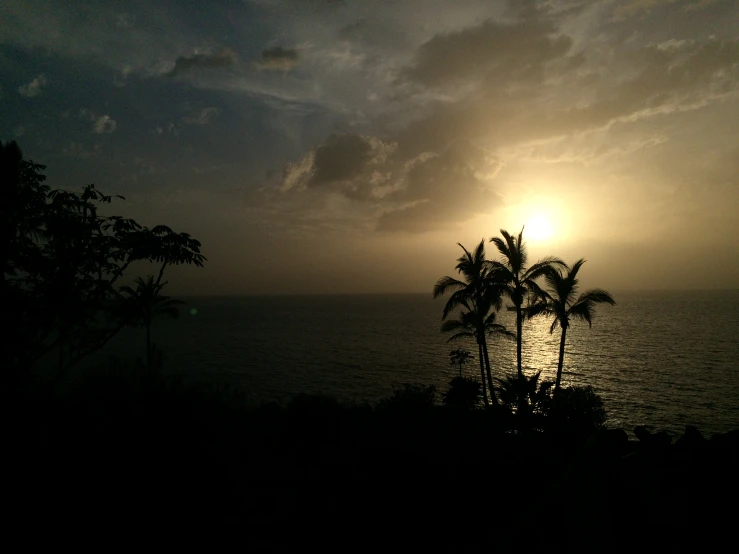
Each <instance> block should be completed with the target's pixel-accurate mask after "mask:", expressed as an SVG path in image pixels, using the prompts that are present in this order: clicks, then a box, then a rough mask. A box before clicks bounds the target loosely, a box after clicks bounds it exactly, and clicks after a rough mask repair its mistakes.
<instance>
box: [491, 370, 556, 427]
mask: <svg viewBox="0 0 739 554" xmlns="http://www.w3.org/2000/svg"><path fill="white" fill-rule="evenodd" d="M540 376H541V371H539V372H537V373H536V374H535V375H532V376H531V377H527V376H525V375H521V376H519V375H518V374H516V375H509V376H507V377H506V378H505V379H498V382H499V383H500V400H501V403H502V405H503V406H504V407H506V408H508V409H509V410H511V411H512V412H513V411H515V412H516V413H517V414H519V415H521V416H526V415H533V414H534V413H541V412H542V410H543V408H544V406H545V405H546V403H547V401H548V400H549V389H550V388H551V387H552V385H553V384H554V383H552V382H551V381H543V382H541V383H539V377H540Z"/></svg>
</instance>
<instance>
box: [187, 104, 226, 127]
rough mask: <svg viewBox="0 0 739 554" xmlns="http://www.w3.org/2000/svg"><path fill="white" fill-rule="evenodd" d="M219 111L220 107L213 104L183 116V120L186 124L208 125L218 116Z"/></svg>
mask: <svg viewBox="0 0 739 554" xmlns="http://www.w3.org/2000/svg"><path fill="white" fill-rule="evenodd" d="M219 113H221V110H220V109H219V108H216V107H213V106H211V107H209V108H203V109H202V110H199V111H196V112H193V113H192V114H190V115H188V116H185V117H183V118H182V122H183V123H185V124H186V125H208V124H209V123H211V122H212V121H213V120H214V119H215V118H216V117H218V114H219Z"/></svg>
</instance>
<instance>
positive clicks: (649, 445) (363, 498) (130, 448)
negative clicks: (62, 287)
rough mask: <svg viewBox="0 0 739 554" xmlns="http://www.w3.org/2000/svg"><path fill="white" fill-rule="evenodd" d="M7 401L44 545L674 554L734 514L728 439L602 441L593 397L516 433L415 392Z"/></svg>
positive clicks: (21, 473) (12, 518) (67, 396)
mask: <svg viewBox="0 0 739 554" xmlns="http://www.w3.org/2000/svg"><path fill="white" fill-rule="evenodd" d="M3 394H4V398H2V406H3V437H4V440H3V443H4V446H5V448H4V452H5V455H4V458H5V460H6V462H7V465H6V468H5V484H4V489H5V494H4V501H5V502H6V505H7V506H9V507H12V510H10V511H6V516H5V522H4V523H5V524H10V525H9V527H8V529H9V530H11V529H12V530H13V531H21V532H23V533H29V534H31V536H35V535H36V534H38V533H39V531H40V530H43V533H44V534H45V536H46V537H47V538H49V537H54V538H55V540H58V539H59V537H66V538H67V539H74V541H75V542H77V541H85V540H93V541H94V540H97V538H99V537H102V538H103V539H104V540H110V539H109V538H110V537H111V536H118V535H121V536H125V537H128V538H131V537H149V536H151V535H169V534H172V536H171V537H170V539H168V540H172V541H179V540H182V539H185V540H187V537H188V536H190V535H189V534H190V533H200V532H206V531H207V532H209V533H215V535H214V536H216V537H220V538H223V537H230V536H232V535H234V536H237V537H238V543H237V544H238V545H239V546H240V548H242V549H245V550H246V551H275V552H297V551H305V550H311V551H312V550H314V549H318V550H321V551H326V550H331V551H334V550H337V551H338V550H341V551H345V550H350V551H369V550H380V551H395V550H401V549H403V550H410V551H433V552H513V551H516V552H592V551H598V552H601V551H621V550H625V549H628V550H637V551H643V550H644V549H651V548H654V549H657V550H659V551H682V549H683V548H686V547H687V546H688V545H689V544H696V545H697V546H699V547H701V548H705V547H707V546H708V544H711V543H714V541H715V540H717V539H718V538H724V537H730V536H731V534H730V530H731V529H732V527H731V525H733V518H734V516H735V514H736V508H735V507H734V506H735V504H733V503H734V502H735V499H736V498H737V496H736V494H737V492H738V491H737V474H736V469H737V467H739V464H738V462H739V432H734V433H729V434H725V435H720V436H714V437H712V438H710V439H706V438H704V437H702V436H701V434H700V433H699V432H698V431H697V430H695V429H692V428H688V429H686V432H685V435H684V436H682V437H679V438H677V440H675V441H672V440H671V437H669V436H667V435H666V434H650V433H649V432H648V431H646V430H644V429H637V430H636V433H637V436H638V440H633V439H632V440H629V437H628V436H627V434H626V432H625V431H622V430H608V429H605V428H604V427H603V426H602V425H600V424H599V421H598V420H599V418H600V416H599V415H598V413H599V408H598V403H597V401H595V402H593V401H592V398H590V399H589V400H588V399H586V400H585V401H584V402H583V403H582V404H583V405H581V406H579V407H575V408H574V409H573V407H572V405H566V404H564V405H563V406H561V407H560V408H559V410H558V409H557V408H556V407H552V408H551V409H550V411H549V413H548V414H546V415H543V414H538V415H537V414H531V413H530V414H528V415H524V416H520V415H517V414H512V413H511V412H510V411H505V410H502V409H501V410H497V411H493V410H491V409H489V408H488V409H480V408H478V409H469V407H464V406H460V405H451V406H450V405H446V406H444V405H438V404H437V403H436V400H437V398H436V396H435V392H434V391H433V389H429V388H424V387H420V386H406V387H405V388H402V389H398V390H396V391H395V392H394V394H393V395H392V396H390V397H389V398H387V399H386V400H384V401H382V402H380V403H378V404H377V405H376V406H374V407H371V406H357V405H345V404H342V403H339V402H337V401H336V400H333V399H331V398H327V397H320V396H296V397H295V398H293V399H292V400H291V401H290V402H289V403H287V404H286V405H276V404H265V405H261V406H251V407H250V406H248V405H246V404H245V403H244V401H243V396H242V395H240V394H239V393H238V392H237V391H235V390H231V389H227V388H223V387H218V386H216V385H203V384H195V383H188V382H186V381H185V380H183V379H181V378H178V377H173V376H169V377H167V376H164V375H162V374H161V373H159V372H157V371H155V370H153V369H148V368H146V367H145V366H144V364H138V365H131V364H128V365H127V364H121V363H117V364H108V366H107V367H98V368H95V369H94V370H91V371H89V372H87V373H86V374H84V375H82V376H81V377H80V378H79V379H76V380H74V381H70V382H67V383H62V384H61V385H57V386H56V388H55V389H54V390H52V389H50V388H48V387H46V386H44V385H41V384H39V383H36V384H35V385H34V386H32V387H29V388H26V389H25V390H23V391H21V390H17V389H16V390H8V389H5V390H4V391H3ZM575 396H577V393H575ZM585 396H588V395H587V394H586V395H585ZM105 537H108V539H105Z"/></svg>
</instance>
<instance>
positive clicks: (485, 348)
mask: <svg viewBox="0 0 739 554" xmlns="http://www.w3.org/2000/svg"><path fill="white" fill-rule="evenodd" d="M482 349H483V350H482V351H483V354H484V355H485V369H486V370H487V374H488V387H489V388H490V398H492V399H493V406H497V405H498V398H497V397H496V396H495V388H494V387H493V374H492V373H491V372H490V357H489V356H488V345H487V344H483V345H482Z"/></svg>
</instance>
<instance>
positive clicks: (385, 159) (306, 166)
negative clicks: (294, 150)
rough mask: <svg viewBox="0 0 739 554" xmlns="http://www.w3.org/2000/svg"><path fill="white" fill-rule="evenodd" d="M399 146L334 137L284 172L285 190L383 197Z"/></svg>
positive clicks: (359, 137) (357, 137) (356, 137)
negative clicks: (310, 190) (391, 161)
mask: <svg viewBox="0 0 739 554" xmlns="http://www.w3.org/2000/svg"><path fill="white" fill-rule="evenodd" d="M395 149H396V145H395V144H393V143H386V142H383V141H382V140H380V139H377V138H375V137H367V136H362V135H353V134H334V135H331V136H330V137H328V138H327V139H326V140H325V141H324V142H323V143H322V144H320V145H319V146H317V147H316V148H314V149H312V150H311V151H310V152H309V153H308V155H307V156H306V157H305V158H303V160H301V161H300V162H297V163H292V164H288V165H287V166H286V167H285V169H284V171H283V181H282V188H283V190H291V189H294V190H305V189H323V190H326V191H334V192H339V193H340V194H343V195H344V196H346V197H349V198H362V199H368V198H371V197H373V196H378V195H381V194H382V193H381V186H382V184H384V183H385V181H386V180H387V176H386V175H383V173H382V171H386V172H387V171H390V170H391V163H390V157H391V155H392V153H393V152H394V151H395Z"/></svg>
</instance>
